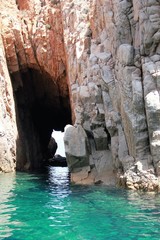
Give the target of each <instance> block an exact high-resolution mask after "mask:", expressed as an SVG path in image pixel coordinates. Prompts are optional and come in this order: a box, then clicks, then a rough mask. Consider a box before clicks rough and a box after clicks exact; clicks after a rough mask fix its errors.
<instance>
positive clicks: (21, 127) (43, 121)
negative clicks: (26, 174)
mask: <svg viewBox="0 0 160 240" xmlns="http://www.w3.org/2000/svg"><path fill="white" fill-rule="evenodd" d="M11 79H12V85H13V91H14V99H15V106H16V120H17V126H18V139H17V170H36V169H39V168H41V167H42V166H43V163H44V162H45V160H46V158H47V157H48V156H47V154H48V152H47V149H48V144H49V141H50V138H51V135H52V131H53V129H54V130H55V131H64V127H65V126H66V125H67V124H71V107H70V100H69V91H68V85H67V80H66V76H65V73H64V74H63V76H61V77H60V78H59V79H58V80H56V82H55V81H54V79H52V78H51V77H50V76H49V75H48V74H47V73H46V72H43V73H41V72H40V71H38V70H36V69H32V68H27V69H25V70H23V71H20V72H16V73H12V74H11Z"/></svg>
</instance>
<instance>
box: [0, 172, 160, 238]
mask: <svg viewBox="0 0 160 240" xmlns="http://www.w3.org/2000/svg"><path fill="white" fill-rule="evenodd" d="M68 175H69V174H68V169H67V168H61V167H56V168H54V167H50V168H48V172H45V173H37V174H33V173H32V174H31V173H30V174H29V173H16V174H5V175H4V174H0V239H1V240H2V239H8V240H112V239H115V240H117V239H118V240H119V239H120V240H125V239H126V240H130V239H135V240H142V239H145V240H156V239H158V240H160V195H159V194H146V193H137V192H132V191H126V190H123V189H116V188H108V187H104V186H80V185H78V186H76V185H71V184H70V183H69V177H68Z"/></svg>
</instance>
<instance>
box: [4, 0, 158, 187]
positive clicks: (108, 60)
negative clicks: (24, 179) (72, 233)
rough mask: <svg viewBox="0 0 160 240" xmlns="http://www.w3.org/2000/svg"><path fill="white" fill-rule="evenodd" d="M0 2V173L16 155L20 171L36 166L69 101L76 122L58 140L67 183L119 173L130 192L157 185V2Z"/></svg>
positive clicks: (109, 178)
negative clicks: (62, 145)
mask: <svg viewBox="0 0 160 240" xmlns="http://www.w3.org/2000/svg"><path fill="white" fill-rule="evenodd" d="M22 2H23V3H22ZM1 5H2V11H1V27H0V28H1V36H2V41H3V44H2V42H1V46H2V48H1V49H2V51H1V52H2V53H1V55H2V57H1V63H0V64H1V66H2V68H4V71H1V76H2V78H3V79H4V84H5V86H3V87H2V88H1V89H2V91H3V93H2V94H1V96H2V97H1V99H2V103H3V104H1V106H0V107H1V109H4V108H5V111H6V114H7V119H8V120H7V121H6V120H4V119H5V116H4V115H3V116H1V122H2V127H3V129H4V132H5V133H6V132H7V134H8V135H9V137H7V136H5V137H4V136H3V137H2V141H0V143H1V144H2V148H3V149H4V151H6V152H5V154H7V155H5V156H6V157H5V158H4V155H3V154H2V156H0V164H1V165H0V167H1V169H2V171H11V170H12V169H13V168H14V166H15V164H16V163H15V160H16V161H17V166H18V168H19V169H23V168H26V169H27V168H30V167H37V166H38V165H39V163H40V162H41V160H38V159H42V155H43V153H44V151H42V149H43V147H44V148H45V146H46V144H47V142H48V139H49V136H50V134H51V131H52V129H53V128H57V129H62V128H63V127H64V126H65V124H67V123H71V120H70V105H71V113H72V123H73V124H74V126H70V127H68V128H67V129H66V133H65V139H64V140H65V145H66V155H67V160H68V164H69V166H70V169H71V172H72V180H73V181H74V182H80V183H86V182H88V183H89V182H97V183H99V182H105V183H108V184H111V183H115V182H116V181H117V180H118V182H119V184H122V185H125V186H127V187H128V188H132V189H139V188H142V189H148V190H154V189H156V188H157V187H158V177H159V176H160V157H159V153H160V129H159V125H160V123H159V121H160V117H159V111H160V110H159V109H160V100H159V80H160V32H159V31H160V30H159V29H160V3H159V2H158V1H156V0H152V1H149V0H138V1H137V0H130V1H126V0H124V1H118V0H104V1H101V0H81V1H80V0H74V1H69V0H60V1H58V0H55V1H52V0H46V1H45V0H44V1H43V0H41V1H40V0H34V1H29V0H28V1H27V0H26V1H16V2H15V1H13V0H10V1H7V3H1ZM3 48H4V49H5V54H4V50H3ZM5 58H6V60H7V63H6V60H5ZM7 68H8V70H7ZM8 72H9V73H10V78H9V74H8ZM37 79H39V81H37ZM11 82H12V86H13V91H14V99H15V103H16V108H15V107H14V100H13V94H12V89H11ZM2 83H3V81H1V84H2ZM38 86H39V87H38ZM4 89H8V90H5V91H4ZM35 89H37V90H36V91H35ZM40 89H41V90H40ZM4 92H5V93H4ZM30 93H32V95H33V97H32V99H30V98H31V96H30ZM22 96H23V97H22ZM24 96H25V97H24ZM7 97H9V100H6V99H7ZM44 99H45V100H44ZM8 101H9V102H10V104H9V106H10V108H9V109H10V110H7V107H6V106H8V105H7V102H8ZM69 102H70V103H69ZM33 106H35V107H34V108H33ZM15 109H16V115H17V118H16V120H15ZM22 109H23V110H22ZM24 109H27V110H24ZM37 109H38V110H37ZM42 109H43V111H42ZM0 112H2V110H1V111H0ZM33 112H34V113H36V114H33ZM44 115H45V117H42V116H44ZM36 116H38V117H36ZM42 118H44V119H43V121H41V120H40V119H42ZM24 119H28V120H27V121H26V123H24V122H25V120H24ZM49 119H50V121H49V123H50V124H48V120H49ZM56 119H57V120H56ZM62 119H63V120H64V121H62ZM66 119H67V120H66ZM39 121H40V124H39ZM4 122H5V123H4ZM59 123H60V124H59ZM37 125H38V129H37V127H36V126H37ZM46 125H49V127H48V128H47V127H45V126H46ZM16 129H18V135H17V130H16ZM24 129H27V131H26V132H27V133H26V132H25V130H24ZM42 129H43V130H42ZM9 139H10V140H9ZM17 139H19V141H18V142H19V145H18V147H17V144H16V142H17ZM30 139H32V141H33V142H32V143H31V140H30ZM7 142H9V143H10V145H11V146H12V147H11V148H8V144H7ZM24 142H25V143H24ZM5 144H7V147H6V145H5ZM33 145H34V148H33ZM6 149H7V150H6ZM26 153H27V154H26ZM16 154H17V156H16ZM38 154H39V155H38ZM15 156H16V157H15ZM35 158H36V159H37V160H34V159H35ZM14 159H15V160H14ZM22 159H23V160H22ZM32 159H33V160H32ZM33 162H34V164H33ZM6 164H8V165H6ZM3 166H7V167H6V170H5V168H4V167H3Z"/></svg>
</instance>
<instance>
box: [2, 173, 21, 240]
mask: <svg viewBox="0 0 160 240" xmlns="http://www.w3.org/2000/svg"><path fill="white" fill-rule="evenodd" d="M15 179H16V176H15V174H14V173H11V174H0V237H5V238H6V237H9V236H11V235H12V229H11V228H10V224H11V213H13V212H14V211H16V207H15V206H14V205H12V202H11V201H10V200H11V199H12V198H14V193H13V190H14V189H15ZM12 224H17V222H12Z"/></svg>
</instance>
